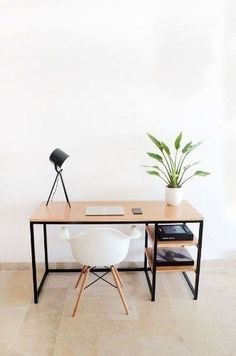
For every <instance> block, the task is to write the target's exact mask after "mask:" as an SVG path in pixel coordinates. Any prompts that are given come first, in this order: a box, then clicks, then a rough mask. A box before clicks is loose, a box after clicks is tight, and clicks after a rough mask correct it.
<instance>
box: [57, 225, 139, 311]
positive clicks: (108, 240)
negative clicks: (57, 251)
mask: <svg viewBox="0 0 236 356" xmlns="http://www.w3.org/2000/svg"><path fill="white" fill-rule="evenodd" d="M59 237H60V238H61V239H64V240H68V241H69V242H70V245H71V251H72V254H73V256H74V258H75V259H76V260H77V261H78V262H79V263H81V264H82V265H83V268H82V271H81V273H80V275H79V278H78V281H77V283H76V286H75V288H77V287H78V285H79V284H80V282H81V286H80V290H79V294H78V299H77V301H76V304H75V307H74V311H73V314H72V316H73V317H74V316H75V314H76V311H77V309H78V305H79V302H80V299H81V296H82V294H83V291H84V289H85V288H87V287H88V286H87V287H85V283H86V280H87V277H88V275H89V271H91V272H93V268H94V267H95V266H96V267H98V266H103V267H106V268H107V269H108V272H109V271H111V272H112V276H113V278H114V281H115V286H114V285H113V284H112V283H110V282H108V281H106V280H105V279H104V278H103V276H104V275H105V274H107V273H108V272H106V273H105V274H103V275H102V276H98V275H97V274H96V273H95V272H93V273H94V274H95V275H96V276H97V277H98V278H97V280H98V279H103V280H104V281H106V282H108V283H109V284H112V285H113V286H114V287H116V288H117V289H118V292H119V294H120V297H121V300H122V303H123V305H124V308H125V310H126V313H127V314H128V313H129V310H128V306H127V303H126V301H125V296H124V292H123V283H122V281H121V278H120V275H119V273H118V270H117V268H116V267H115V265H116V264H118V263H120V262H122V261H123V260H124V259H125V257H126V256H127V253H128V249H129V244H130V239H135V238H140V237H141V232H140V231H139V229H138V228H137V227H136V226H135V225H133V226H132V227H131V234H130V235H129V236H127V235H125V234H123V233H122V232H121V231H118V230H115V229H112V228H94V229H90V230H87V231H84V232H82V233H80V234H78V235H77V236H75V237H70V234H69V231H68V229H67V228H66V227H62V229H61V232H60V236H59ZM97 280H96V281H97ZM93 283H94V282H92V284H93Z"/></svg>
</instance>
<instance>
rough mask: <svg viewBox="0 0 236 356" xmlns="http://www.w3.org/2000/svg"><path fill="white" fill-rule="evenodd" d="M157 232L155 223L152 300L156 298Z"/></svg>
mask: <svg viewBox="0 0 236 356" xmlns="http://www.w3.org/2000/svg"><path fill="white" fill-rule="evenodd" d="M157 234H158V224H155V239H154V248H153V265H152V298H151V300H152V302H154V301H155V299H156V255H157Z"/></svg>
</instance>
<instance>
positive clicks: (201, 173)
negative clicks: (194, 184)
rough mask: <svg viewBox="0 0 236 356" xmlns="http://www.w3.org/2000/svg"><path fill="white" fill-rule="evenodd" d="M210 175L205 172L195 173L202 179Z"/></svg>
mask: <svg viewBox="0 0 236 356" xmlns="http://www.w3.org/2000/svg"><path fill="white" fill-rule="evenodd" d="M208 174H211V173H209V172H204V171H196V172H195V173H194V175H195V176H200V177H205V176H208Z"/></svg>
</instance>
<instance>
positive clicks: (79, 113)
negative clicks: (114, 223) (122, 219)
mask: <svg viewBox="0 0 236 356" xmlns="http://www.w3.org/2000/svg"><path fill="white" fill-rule="evenodd" d="M235 13H236V8H235V3H234V2H233V0H228V1H223V0H222V1H220V0H215V1H213V0H204V1H203V0H199V1H197V2H196V1H193V0H190V1H189V0H188V1H187V0H180V1H175V0H169V1H156V0H155V1H154V0H150V1H144V0H138V1H136V0H135V1H134V0H125V1H113V0H109V1H108V0H101V1H96V0H89V1H78V0H76V1H74V0H71V1H65V0H61V1H60V0H59V1H54V0H49V1H42V0H41V1H33V0H31V1H30V0H28V1H27V0H24V1H23V0H15V1H13V0H1V2H0V53H1V55H0V103H1V104H0V118H1V130H0V162H1V170H0V197H1V199H0V213H1V239H0V261H29V260H30V246H29V224H28V219H29V217H30V215H31V214H32V212H33V211H34V209H35V208H36V207H37V205H38V204H39V203H40V202H42V201H44V200H46V198H47V196H48V193H49V189H50V187H51V184H52V181H53V178H54V172H53V167H52V165H51V164H50V163H49V161H48V156H49V154H50V153H51V151H52V150H53V149H54V148H56V147H60V148H61V149H63V150H64V151H66V152H68V153H69V154H70V155H71V159H70V161H69V162H68V164H67V167H66V169H65V171H64V178H65V181H66V185H67V189H68V194H69V196H70V199H71V200H95V199H107V200H116V199H134V200H139V199H147V200H149V199H150V200H155V199H157V200H159V199H163V192H164V186H163V184H162V182H161V181H158V180H156V179H154V178H152V177H150V176H148V175H146V174H145V172H144V169H143V168H142V167H141V166H140V165H141V164H143V163H150V160H149V159H148V157H147V156H146V151H148V150H150V149H152V145H151V143H150V142H149V140H148V138H147V136H146V133H147V132H151V133H153V134H154V135H157V136H159V137H162V138H165V139H166V141H167V142H171V140H173V139H174V138H175V137H176V135H177V134H178V133H179V132H180V131H181V130H182V131H183V135H184V139H185V140H186V141H187V140H189V139H192V140H193V141H198V140H200V139H203V141H204V143H203V145H202V146H201V147H200V148H199V150H198V151H196V152H195V154H194V158H193V159H195V158H197V159H198V158H202V162H201V165H200V166H199V168H202V169H205V170H209V171H211V172H212V175H211V176H209V177H207V178H204V179H196V180H193V181H192V182H191V183H189V184H188V185H186V187H185V193H184V194H185V198H186V199H188V200H189V201H190V202H192V204H193V205H194V206H195V207H196V208H197V209H198V210H199V211H200V212H201V213H202V214H203V215H204V216H205V234H204V246H203V257H204V258H208V259H212V258H222V257H225V256H227V254H232V253H234V252H235V249H236V234H235V232H233V233H232V231H235V228H233V227H234V221H235V207H236V204H235V201H236V189H235V165H236V159H235V151H236V144H235V142H236V141H235V117H236V104H235V103H236V100H235V91H236V80H235V79H236V75H235V74H236V71H235V59H236V25H235V23H236V22H235ZM62 198H63V195H62V192H61V191H60V190H59V191H58V192H57V194H56V196H55V199H57V200H60V199H62ZM58 229H59V227H53V228H50V229H49V232H50V236H51V237H50V241H49V244H50V250H51V254H50V258H51V260H53V261H57V260H61V261H63V260H69V259H70V253H69V250H67V246H66V247H65V245H64V243H63V244H62V243H61V242H58V241H57V233H58ZM37 240H38V241H37V243H38V244H40V234H38V235H37ZM141 246H142V243H140V244H139V247H141ZM133 248H134V249H133V252H132V253H133V255H132V253H131V255H132V256H131V255H130V256H131V257H130V258H131V259H132V258H133V259H134V260H135V259H136V260H137V259H138V258H139V255H138V252H137V251H138V248H137V246H136V248H135V246H133ZM141 256H142V255H141ZM41 257H42V251H41V252H40V253H39V255H38V258H39V259H41Z"/></svg>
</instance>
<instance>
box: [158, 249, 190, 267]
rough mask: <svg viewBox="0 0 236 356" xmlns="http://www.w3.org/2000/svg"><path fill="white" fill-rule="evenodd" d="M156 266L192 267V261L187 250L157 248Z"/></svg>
mask: <svg viewBox="0 0 236 356" xmlns="http://www.w3.org/2000/svg"><path fill="white" fill-rule="evenodd" d="M156 264H157V266H192V265H194V260H193V258H192V256H191V255H190V253H189V252H188V250H187V249H186V248H184V247H180V248H168V249H167V248H157V254H156Z"/></svg>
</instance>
